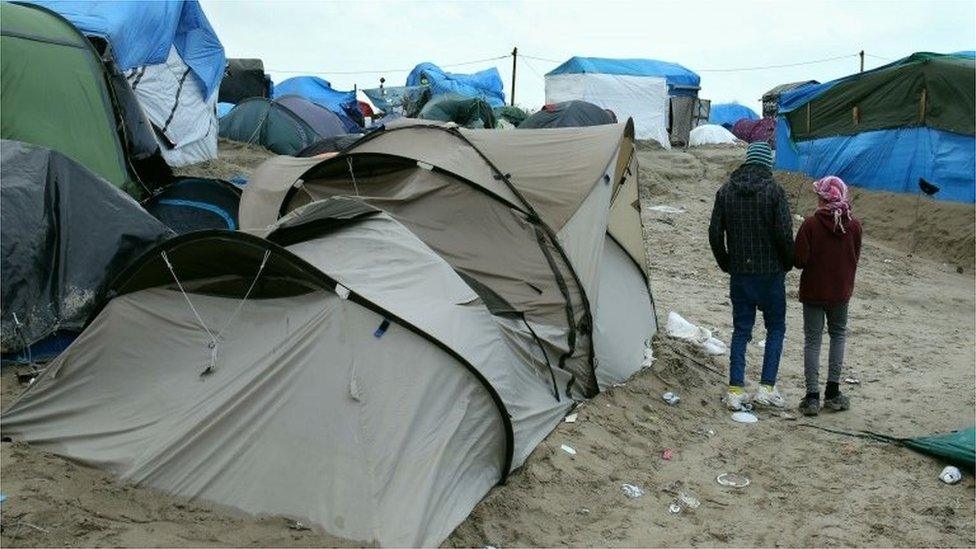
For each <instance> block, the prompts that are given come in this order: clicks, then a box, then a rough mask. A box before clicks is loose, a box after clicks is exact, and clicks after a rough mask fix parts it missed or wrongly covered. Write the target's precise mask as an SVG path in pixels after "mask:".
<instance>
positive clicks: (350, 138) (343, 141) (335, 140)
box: [295, 133, 363, 157]
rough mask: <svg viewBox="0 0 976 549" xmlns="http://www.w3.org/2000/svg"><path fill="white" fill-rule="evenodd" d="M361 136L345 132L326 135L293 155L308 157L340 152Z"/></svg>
mask: <svg viewBox="0 0 976 549" xmlns="http://www.w3.org/2000/svg"><path fill="white" fill-rule="evenodd" d="M362 136H363V134H361V133H347V134H345V135H336V136H332V137H326V138H325V139H320V140H318V141H316V142H315V143H312V144H311V145H309V146H308V147H305V148H304V149H302V150H300V151H298V152H297V153H295V156H302V157H310V156H321V155H323V154H326V153H337V152H342V151H344V150H345V149H347V148H349V147H350V146H352V144H353V143H355V142H356V141H359V139H360V138H361V137H362Z"/></svg>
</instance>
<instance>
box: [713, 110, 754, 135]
mask: <svg viewBox="0 0 976 549" xmlns="http://www.w3.org/2000/svg"><path fill="white" fill-rule="evenodd" d="M743 118H745V119H748V120H759V115H758V114H756V111H754V110H752V109H750V108H749V107H747V106H745V105H740V104H738V103H712V106H711V110H709V112H708V123H709V124H718V125H719V126H722V127H723V128H725V129H727V130H731V129H732V126H735V123H736V122H738V121H739V120H742V119H743Z"/></svg>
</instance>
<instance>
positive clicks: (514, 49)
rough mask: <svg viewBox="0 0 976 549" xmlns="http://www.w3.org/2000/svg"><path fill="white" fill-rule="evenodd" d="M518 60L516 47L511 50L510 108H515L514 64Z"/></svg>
mask: <svg viewBox="0 0 976 549" xmlns="http://www.w3.org/2000/svg"><path fill="white" fill-rule="evenodd" d="M517 60H518V47H514V48H512V103H511V104H512V106H513V107H514V106H515V64H516V62H517Z"/></svg>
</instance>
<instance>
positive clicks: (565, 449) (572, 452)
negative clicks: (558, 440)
mask: <svg viewBox="0 0 976 549" xmlns="http://www.w3.org/2000/svg"><path fill="white" fill-rule="evenodd" d="M560 448H562V450H563V452H566V453H567V454H569V455H571V456H575V455H576V449H575V448H573V447H572V446H567V445H565V444H563V445H562V446H560Z"/></svg>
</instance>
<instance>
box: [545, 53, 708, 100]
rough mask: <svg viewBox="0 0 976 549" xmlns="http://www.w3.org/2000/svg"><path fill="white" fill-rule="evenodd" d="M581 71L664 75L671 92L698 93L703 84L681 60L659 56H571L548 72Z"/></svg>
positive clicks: (575, 72)
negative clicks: (661, 58)
mask: <svg viewBox="0 0 976 549" xmlns="http://www.w3.org/2000/svg"><path fill="white" fill-rule="evenodd" d="M581 73H593V74H619V75H622V76H657V77H663V78H665V79H666V80H667V82H668V93H669V94H670V95H697V94H698V89H699V87H700V86H701V77H699V76H698V73H696V72H694V71H692V70H689V69H687V68H685V67H683V66H681V65H679V64H677V63H671V62H669V61H658V60H656V59H607V58H604V57H570V58H569V60H568V61H566V62H565V63H563V64H562V65H559V66H558V67H556V68H555V69H553V70H551V71H549V72H548V73H546V76H549V75H556V74H581Z"/></svg>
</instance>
